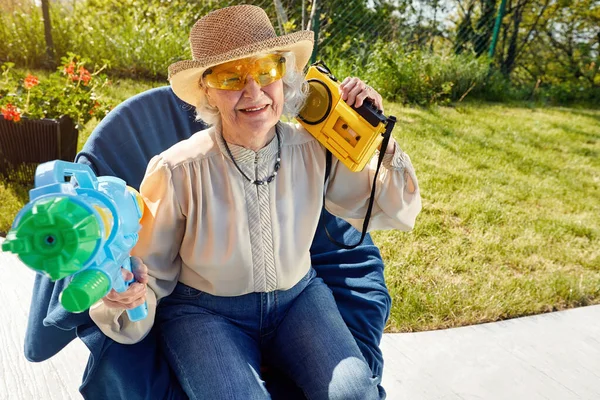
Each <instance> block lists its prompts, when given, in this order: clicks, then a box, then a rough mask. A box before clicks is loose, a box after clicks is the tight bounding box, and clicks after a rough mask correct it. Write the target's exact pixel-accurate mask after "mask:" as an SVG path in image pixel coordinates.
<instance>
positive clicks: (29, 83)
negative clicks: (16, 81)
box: [23, 74, 40, 90]
mask: <svg viewBox="0 0 600 400" xmlns="http://www.w3.org/2000/svg"><path fill="white" fill-rule="evenodd" d="M39 83H40V80H39V79H38V77H37V76H33V75H31V74H29V75H27V76H26V77H25V79H24V80H23V86H24V87H25V89H27V90H29V89H31V88H32V87H34V86H36V85H39Z"/></svg>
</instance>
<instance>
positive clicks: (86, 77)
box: [77, 66, 92, 85]
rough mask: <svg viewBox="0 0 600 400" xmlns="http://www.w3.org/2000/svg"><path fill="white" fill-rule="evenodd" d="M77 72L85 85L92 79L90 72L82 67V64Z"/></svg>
mask: <svg viewBox="0 0 600 400" xmlns="http://www.w3.org/2000/svg"><path fill="white" fill-rule="evenodd" d="M77 72H79V77H78V78H79V80H80V81H83V84H84V85H87V84H88V82H89V81H90V80H91V79H92V74H90V71H88V70H87V69H85V68H83V66H81V67H79V71H77Z"/></svg>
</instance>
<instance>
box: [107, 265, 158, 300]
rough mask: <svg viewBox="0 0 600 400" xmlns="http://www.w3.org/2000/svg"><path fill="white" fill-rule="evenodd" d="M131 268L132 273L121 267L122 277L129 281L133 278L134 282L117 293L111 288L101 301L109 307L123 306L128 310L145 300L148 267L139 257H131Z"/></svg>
mask: <svg viewBox="0 0 600 400" xmlns="http://www.w3.org/2000/svg"><path fill="white" fill-rule="evenodd" d="M131 269H132V270H133V273H131V272H129V271H127V270H126V269H124V268H121V272H122V273H123V279H125V281H130V280H131V279H132V278H135V282H133V283H132V284H130V285H129V287H128V288H127V290H126V291H124V292H121V293H117V291H115V289H111V291H110V292H108V294H107V295H106V296H104V297H103V298H102V302H103V303H104V304H105V305H106V306H107V307H109V308H124V309H126V310H130V309H132V308H136V307H137V306H141V305H142V304H144V302H145V301H146V284H147V283H148V267H147V266H146V264H144V262H143V261H142V260H141V259H140V258H139V257H131Z"/></svg>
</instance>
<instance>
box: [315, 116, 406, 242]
mask: <svg viewBox="0 0 600 400" xmlns="http://www.w3.org/2000/svg"><path fill="white" fill-rule="evenodd" d="M394 125H396V117H394V116H392V115H390V116H389V117H388V121H387V126H386V128H385V132H384V134H383V141H382V142H381V150H380V151H379V159H378V160H377V169H376V170H375V176H374V177H373V188H372V189H371V198H370V199H369V206H368V207H367V213H366V215H365V219H364V221H363V228H362V234H361V236H360V240H359V241H358V243H356V244H352V245H347V244H344V243H340V242H338V241H337V240H335V239H334V238H333V237H331V235H330V234H329V231H328V230H327V225H324V227H325V233H326V234H327V237H328V238H329V240H330V241H331V243H333V244H335V245H336V246H338V247H341V248H343V249H346V250H352V249H354V248H356V247H358V246H359V245H360V244H361V243H362V241H363V240H364V239H365V236H366V235H367V231H368V229H369V222H370V220H371V211H372V210H373V202H374V201H375V191H376V190H377V176H378V175H379V168H380V167H381V163H382V162H383V157H384V156H385V151H386V149H387V146H388V143H389V141H390V137H391V136H392V130H393V129H394ZM332 157H333V156H332V154H331V152H330V151H329V150H327V153H326V154H325V182H324V185H325V187H324V188H323V208H325V190H326V188H327V181H328V180H329V173H330V172H331V163H332ZM323 208H322V209H321V217H322V216H323ZM321 219H322V220H323V221H324V218H321Z"/></svg>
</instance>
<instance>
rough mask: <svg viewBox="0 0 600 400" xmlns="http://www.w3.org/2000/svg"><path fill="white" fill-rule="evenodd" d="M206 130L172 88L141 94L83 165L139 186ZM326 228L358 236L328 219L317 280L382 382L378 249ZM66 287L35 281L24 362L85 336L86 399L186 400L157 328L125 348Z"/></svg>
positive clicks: (88, 150) (317, 255)
mask: <svg viewBox="0 0 600 400" xmlns="http://www.w3.org/2000/svg"><path fill="white" fill-rule="evenodd" d="M205 127H206V126H205V125H204V124H203V123H202V122H197V121H195V117H194V110H193V109H192V107H190V106H189V105H188V104H186V103H184V102H182V101H181V100H179V99H178V98H177V97H176V96H175V95H174V94H173V92H172V90H171V88H170V87H168V86H165V87H160V88H156V89H152V90H149V91H146V92H144V93H141V94H138V95H136V96H134V97H132V98H130V99H128V100H127V101H125V102H123V103H122V104H120V105H119V106H117V107H116V108H115V109H114V110H112V111H111V112H110V113H109V115H108V116H107V117H106V118H104V119H103V120H102V121H101V122H100V124H98V126H97V127H96V129H95V130H94V132H93V133H92V135H91V136H90V138H89V139H88V141H87V142H86V144H85V146H84V148H83V150H82V151H81V152H80V153H79V154H78V155H77V158H76V161H77V162H80V163H85V164H88V165H90V166H91V167H92V169H93V170H94V171H95V172H96V174H97V175H113V176H118V177H120V178H122V179H124V180H125V181H126V182H127V184H128V185H129V186H132V187H134V188H136V189H137V188H139V185H140V183H141V181H142V178H143V177H144V173H145V170H146V165H147V163H148V161H149V160H150V159H151V158H152V157H153V156H154V155H156V154H159V153H160V152H161V151H163V150H165V149H167V148H169V147H171V146H172V145H173V144H175V143H177V142H178V141H180V140H183V139H187V138H188V137H190V136H191V135H192V134H193V133H194V132H197V131H199V130H201V129H203V128H205ZM323 224H327V229H328V230H329V232H330V234H332V235H333V236H334V237H336V238H337V239H338V240H341V239H343V240H344V241H345V242H347V243H353V242H355V241H357V238H359V237H360V234H359V232H358V231H356V230H355V229H354V228H352V227H351V226H350V225H349V224H347V223H346V222H344V221H342V220H341V219H339V218H336V217H334V216H332V215H331V214H329V213H325V217H324V218H323V219H322V220H321V221H320V223H319V229H318V231H317V233H316V236H315V239H314V242H313V245H312V248H311V256H312V262H313V266H314V268H315V269H316V271H317V274H318V275H319V276H320V277H321V278H323V280H324V281H325V282H326V283H327V284H328V285H329V287H330V288H331V289H332V291H333V294H334V297H335V299H336V301H337V304H338V307H339V308H340V311H341V313H342V316H343V318H344V320H345V321H346V323H347V324H348V326H349V328H350V330H351V332H352V334H353V335H354V337H355V338H356V341H357V343H358V345H359V347H360V349H361V350H362V352H363V354H364V356H365V358H366V359H367V362H368V363H369V365H370V366H371V369H372V370H373V374H374V375H377V376H379V377H381V374H382V368H383V358H382V354H381V351H380V350H379V347H378V345H379V342H380V340H381V336H382V333H383V328H384V326H385V323H386V321H387V318H388V316H389V310H390V304H391V299H390V296H389V294H388V291H387V288H386V286H385V283H384V280H383V262H382V260H381V256H380V254H379V250H378V249H377V247H376V246H375V245H374V244H373V242H372V241H371V238H370V236H368V235H367V237H366V238H365V241H364V242H363V244H362V245H361V246H359V247H357V248H356V249H354V250H343V249H340V248H338V247H336V246H335V245H333V244H332V243H331V242H329V240H328V238H327V236H326V234H325V231H324V229H322V228H323ZM65 284H66V282H64V281H58V282H56V283H53V282H51V281H50V280H49V279H47V278H46V277H43V276H41V275H36V278H35V283H34V290H33V299H32V302H31V309H30V314H29V321H28V326H27V332H26V338H25V356H26V357H27V359H29V360H30V361H34V362H38V361H44V360H46V359H48V358H50V357H52V356H53V355H55V354H56V353H58V352H59V351H60V350H61V349H62V348H64V346H66V345H67V344H68V343H69V342H70V341H71V340H73V339H74V338H75V337H79V338H80V339H81V340H82V341H83V342H84V343H85V344H86V346H87V347H88V348H89V350H90V352H91V354H90V358H89V361H88V364H87V367H86V369H85V371H84V374H83V382H82V385H81V387H80V388H79V390H80V392H81V393H82V395H83V396H84V398H87V399H185V398H186V396H185V394H184V393H183V391H182V390H181V387H180V386H179V384H178V382H177V381H176V378H175V377H174V375H173V374H172V372H171V370H170V368H169V366H168V364H167V362H166V359H165V358H164V357H163V355H162V353H161V352H160V349H159V347H158V343H157V338H156V332H155V330H154V329H153V330H152V331H151V332H150V334H149V335H148V336H147V337H146V338H145V339H144V340H143V341H141V342H139V343H137V344H134V345H122V344H119V343H116V342H114V341H113V340H111V339H109V338H107V337H106V336H105V335H104V334H102V333H101V332H100V330H99V329H98V328H97V327H96V325H95V324H94V323H93V322H92V321H91V319H90V317H89V314H88V313H87V312H85V313H81V314H71V313H69V312H67V311H66V310H64V309H63V308H62V306H61V305H60V303H59V301H58V295H59V293H60V292H61V291H62V290H63V289H64V287H65Z"/></svg>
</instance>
